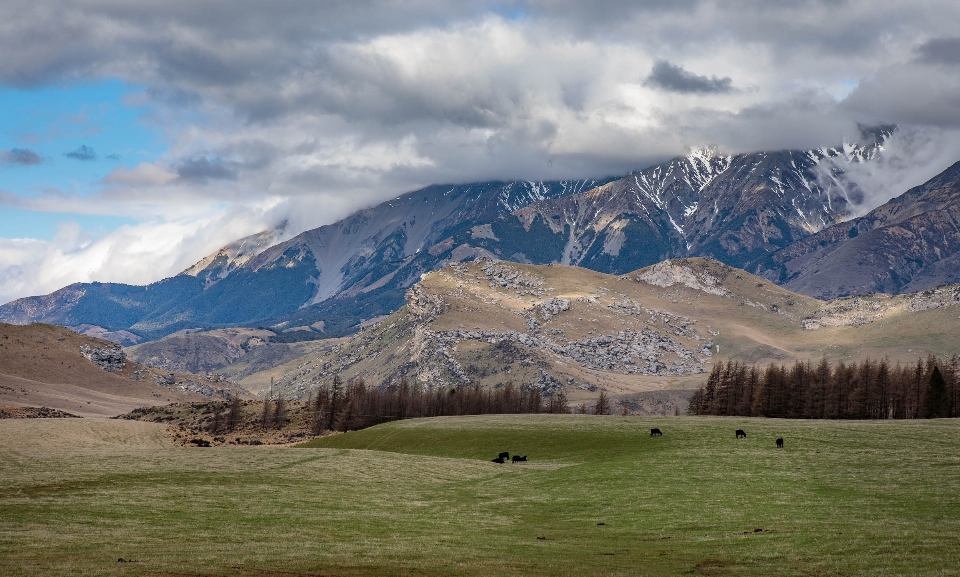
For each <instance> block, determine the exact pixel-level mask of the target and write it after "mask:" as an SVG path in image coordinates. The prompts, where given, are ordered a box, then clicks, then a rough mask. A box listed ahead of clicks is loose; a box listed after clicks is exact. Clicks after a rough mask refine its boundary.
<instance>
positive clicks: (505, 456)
mask: <svg viewBox="0 0 960 577" xmlns="http://www.w3.org/2000/svg"><path fill="white" fill-rule="evenodd" d="M735 434H736V437H737V438H738V439H746V438H747V433H746V431H744V430H743V429H737V431H736V433H735ZM650 436H651V437H662V436H663V431H661V430H660V429H657V428H653V429H650ZM777 448H778V449H782V448H783V437H780V438H779V439H777ZM526 460H527V456H526V455H524V456H522V457H521V456H520V455H514V456H513V458H512V459H511V458H510V453H509V452H507V451H504V452H502V453H500V454H499V455H497V458H496V459H492V462H493V463H500V464H501V465H502V464H504V463H506V462H507V461H510V462H512V463H522V462H524V461H526Z"/></svg>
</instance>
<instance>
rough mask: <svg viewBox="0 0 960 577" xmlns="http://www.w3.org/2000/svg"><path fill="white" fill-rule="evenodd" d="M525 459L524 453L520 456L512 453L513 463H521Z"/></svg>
mask: <svg viewBox="0 0 960 577" xmlns="http://www.w3.org/2000/svg"><path fill="white" fill-rule="evenodd" d="M526 460H527V456H526V455H524V456H522V457H521V456H520V455H514V456H513V462H514V463H521V462H525V461H526Z"/></svg>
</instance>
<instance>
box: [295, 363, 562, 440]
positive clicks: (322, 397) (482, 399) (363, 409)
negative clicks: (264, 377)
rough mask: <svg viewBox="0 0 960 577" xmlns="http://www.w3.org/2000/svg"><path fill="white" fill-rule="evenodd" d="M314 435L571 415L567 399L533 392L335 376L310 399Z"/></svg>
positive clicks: (532, 389)
mask: <svg viewBox="0 0 960 577" xmlns="http://www.w3.org/2000/svg"><path fill="white" fill-rule="evenodd" d="M308 406H309V407H310V412H311V419H310V420H311V423H312V429H313V430H312V433H313V434H315V435H319V434H321V433H322V432H323V431H325V430H334V431H347V430H355V429H362V428H365V427H370V426H373V425H376V424H379V423H383V422H386V421H391V420H396V419H414V418H419V417H444V416H455V415H498V414H509V413H569V412H570V408H569V406H568V402H567V397H566V395H565V394H564V393H563V392H562V391H560V392H558V393H555V394H553V395H550V396H544V395H543V393H542V392H541V391H540V390H539V389H537V388H535V387H516V386H515V385H514V384H513V383H512V382H508V383H506V384H505V385H503V386H501V387H481V386H480V385H479V384H474V385H472V386H467V385H458V386H456V387H452V388H449V389H444V388H436V389H425V388H423V387H418V386H411V385H410V382H409V381H408V380H407V379H406V378H402V379H400V380H399V382H394V381H391V382H390V383H388V384H386V385H384V386H381V387H370V386H367V384H366V383H365V382H364V380H363V379H362V378H358V379H354V380H351V381H348V382H346V383H344V382H343V381H342V380H341V379H340V377H339V376H334V378H333V380H332V382H331V383H330V384H329V385H321V386H320V387H319V388H318V389H317V390H316V391H315V392H313V393H311V396H310V398H309V399H308Z"/></svg>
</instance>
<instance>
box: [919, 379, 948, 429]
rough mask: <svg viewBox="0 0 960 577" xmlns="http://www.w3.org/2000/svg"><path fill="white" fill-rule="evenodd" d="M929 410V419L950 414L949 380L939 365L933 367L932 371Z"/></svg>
mask: <svg viewBox="0 0 960 577" xmlns="http://www.w3.org/2000/svg"><path fill="white" fill-rule="evenodd" d="M926 401H927V403H926V406H927V410H926V414H925V415H924V416H926V417H927V418H928V419H937V418H941V417H946V416H948V414H947V410H946V409H947V382H946V381H945V380H944V379H943V374H942V373H940V368H939V367H933V371H932V372H931V373H930V384H929V385H928V386H927V399H926Z"/></svg>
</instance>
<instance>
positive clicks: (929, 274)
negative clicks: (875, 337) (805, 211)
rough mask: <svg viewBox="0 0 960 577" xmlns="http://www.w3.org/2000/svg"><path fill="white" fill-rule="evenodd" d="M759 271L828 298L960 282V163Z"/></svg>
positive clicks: (788, 251) (785, 251)
mask: <svg viewBox="0 0 960 577" xmlns="http://www.w3.org/2000/svg"><path fill="white" fill-rule="evenodd" d="M759 270H760V272H761V274H763V276H765V277H767V278H769V279H771V280H773V281H775V282H777V283H780V284H782V285H784V286H786V287H787V288H790V289H791V290H794V291H797V292H802V293H804V294H809V295H815V296H819V297H821V298H832V297H836V296H843V295H856V294H865V293H869V292H874V291H879V292H885V293H900V292H914V291H920V290H925V289H930V288H933V287H937V286H940V285H944V284H949V283H956V282H960V163H957V164H954V165H953V166H951V167H950V168H948V169H947V170H946V171H944V172H943V173H941V174H939V175H938V176H936V177H935V178H933V179H931V180H930V181H928V182H926V183H925V184H923V185H921V186H918V187H915V188H913V189H910V190H909V191H907V192H906V193H905V194H903V195H901V196H899V197H897V198H895V199H893V200H891V201H889V202H887V203H886V204H884V205H883V206H880V207H878V208H876V209H874V210H873V211H871V212H870V213H868V214H866V215H864V216H862V217H860V218H857V219H853V220H850V221H848V222H844V223H841V224H838V225H836V226H833V227H831V228H828V229H826V230H824V231H821V232H820V233H818V234H815V235H813V236H811V237H809V238H806V239H803V240H801V241H799V242H796V243H794V244H792V245H791V246H789V247H786V248H785V249H783V250H781V251H779V252H777V253H776V254H774V255H772V257H771V258H770V259H769V260H768V262H766V263H764V264H763V265H762V266H761V267H759Z"/></svg>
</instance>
